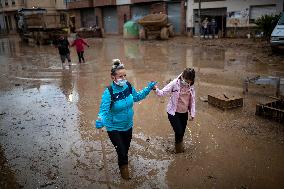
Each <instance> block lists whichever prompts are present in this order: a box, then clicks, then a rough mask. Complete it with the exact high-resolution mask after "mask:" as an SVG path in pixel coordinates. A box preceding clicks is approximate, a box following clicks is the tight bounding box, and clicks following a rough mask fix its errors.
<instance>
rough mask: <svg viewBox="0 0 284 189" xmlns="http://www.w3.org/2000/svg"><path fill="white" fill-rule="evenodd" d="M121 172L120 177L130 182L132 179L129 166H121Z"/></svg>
mask: <svg viewBox="0 0 284 189" xmlns="http://www.w3.org/2000/svg"><path fill="white" fill-rule="evenodd" d="M119 170H120V175H121V177H122V178H123V179H125V180H129V179H130V177H129V170H128V165H121V166H120V167H119Z"/></svg>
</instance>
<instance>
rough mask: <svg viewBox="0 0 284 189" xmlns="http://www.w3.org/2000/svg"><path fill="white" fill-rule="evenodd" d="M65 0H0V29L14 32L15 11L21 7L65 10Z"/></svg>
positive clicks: (49, 10) (51, 10)
mask: <svg viewBox="0 0 284 189" xmlns="http://www.w3.org/2000/svg"><path fill="white" fill-rule="evenodd" d="M66 6H67V0H44V1H43V0H0V31H1V32H5V33H16V32H17V29H18V24H17V11H18V10H19V9H22V8H45V9H47V11H48V12H58V11H66V10H67V9H66Z"/></svg>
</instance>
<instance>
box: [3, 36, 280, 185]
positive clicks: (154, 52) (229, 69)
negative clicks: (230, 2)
mask: <svg viewBox="0 0 284 189" xmlns="http://www.w3.org/2000/svg"><path fill="white" fill-rule="evenodd" d="M69 40H70V41H72V38H70V39H69ZM87 41H88V43H89V44H90V48H86V50H85V58H86V63H82V64H80V65H79V64H78V63H77V62H78V59H77V54H76V52H75V49H74V48H72V50H71V59H72V66H71V68H70V69H69V67H68V66H67V65H66V67H65V68H64V69H62V67H61V62H60V58H59V55H58V51H57V49H56V48H55V47H53V46H51V45H47V46H36V45H33V44H25V43H22V42H21V41H20V39H19V38H17V37H10V38H1V39H0V66H1V69H0V79H1V82H0V164H1V173H0V188H27V189H30V188H50V189H51V188H238V189H249V188H283V187H284V179H283V175H284V127H283V124H282V125H281V124H280V123H278V122H275V121H271V120H267V119H264V118H262V117H259V116H256V115H255V109H256V104H257V103H259V102H267V101H269V100H271V98H269V96H275V90H276V89H275V88H274V87H269V86H257V85H250V86H249V91H248V94H246V95H243V93H242V92H243V79H245V78H246V77H253V76H257V75H265V76H282V77H284V57H283V56H280V55H276V54H272V53H271V51H270V49H269V47H268V46H267V45H266V44H265V43H264V42H261V41H253V40H252V39H216V40H203V41H199V40H198V39H193V38H189V37H175V38H172V39H170V40H168V41H157V40H149V41H139V40H129V39H128V40H125V39H123V38H122V37H120V36H108V37H106V38H102V39H101V38H92V39H91V38H90V39H87ZM114 58H119V59H120V60H121V61H122V62H123V63H124V65H125V66H126V69H127V79H128V80H129V81H130V82H131V83H132V84H133V85H134V86H135V88H136V89H142V88H143V87H145V86H146V85H147V82H148V81H151V80H155V81H157V82H158V86H159V87H160V88H161V87H163V86H165V84H166V83H167V82H168V81H169V80H170V79H174V78H175V77H176V76H177V75H179V74H180V73H181V72H182V71H183V69H184V68H185V67H193V68H194V69H195V70H196V81H195V89H196V117H195V119H194V121H190V120H189V121H188V127H187V130H186V134H185V139H184V140H185V148H186V150H185V153H182V154H175V153H174V133H173V131H172V128H171V126H170V123H169V121H168V118H167V113H166V106H167V102H168V98H159V97H157V96H156V95H155V94H154V93H153V92H151V94H150V95H149V96H148V97H147V98H146V99H145V100H143V101H140V102H139V103H136V105H135V108H134V109H135V115H134V130H133V139H132V142H131V146H130V152H129V153H130V154H129V161H130V162H129V164H130V172H131V177H132V179H131V180H130V181H125V180H122V179H121V178H120V174H119V169H118V165H117V154H116V151H115V148H114V147H113V145H112V143H111V141H110V140H109V138H108V136H107V133H106V131H104V130H97V129H95V128H94V126H93V124H92V121H93V120H95V119H96V118H97V113H98V111H99V106H100V101H101V95H102V93H103V91H104V90H105V87H106V86H108V85H109V84H110V82H111V78H110V69H111V65H112V59H114ZM208 94H226V95H229V96H239V97H243V98H244V105H243V107H240V108H235V109H232V110H226V111H223V110H220V109H218V108H216V107H213V106H211V105H209V104H208V102H206V101H204V100H203V99H204V98H206V97H207V95H208Z"/></svg>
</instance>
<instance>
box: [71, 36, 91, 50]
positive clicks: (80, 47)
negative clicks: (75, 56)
mask: <svg viewBox="0 0 284 189" xmlns="http://www.w3.org/2000/svg"><path fill="white" fill-rule="evenodd" d="M84 45H86V46H89V45H88V43H86V42H85V41H84V40H83V39H82V38H78V39H75V41H73V43H72V45H71V46H72V47H73V46H76V51H77V52H82V51H84Z"/></svg>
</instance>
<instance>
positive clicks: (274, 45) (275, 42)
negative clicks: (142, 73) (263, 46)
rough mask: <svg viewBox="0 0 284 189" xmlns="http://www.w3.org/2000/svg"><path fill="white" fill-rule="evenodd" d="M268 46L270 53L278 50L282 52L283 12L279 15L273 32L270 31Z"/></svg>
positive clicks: (283, 40)
mask: <svg viewBox="0 0 284 189" xmlns="http://www.w3.org/2000/svg"><path fill="white" fill-rule="evenodd" d="M270 45H271V49H272V51H276V50H279V49H283V50H284V12H282V13H281V16H280V18H279V21H278V23H277V25H276V26H275V28H274V30H273V31H272V34H271V38H270ZM283 52H284V51H283Z"/></svg>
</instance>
